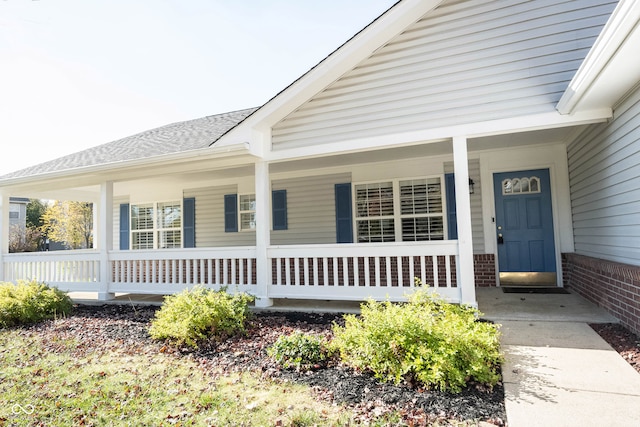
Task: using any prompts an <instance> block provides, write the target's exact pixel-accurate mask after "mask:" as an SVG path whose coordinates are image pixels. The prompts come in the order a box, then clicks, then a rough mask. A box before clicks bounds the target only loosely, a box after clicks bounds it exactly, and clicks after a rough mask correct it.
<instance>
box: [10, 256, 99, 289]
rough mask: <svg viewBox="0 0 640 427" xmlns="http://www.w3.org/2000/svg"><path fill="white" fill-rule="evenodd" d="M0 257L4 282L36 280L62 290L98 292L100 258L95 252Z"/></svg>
mask: <svg viewBox="0 0 640 427" xmlns="http://www.w3.org/2000/svg"><path fill="white" fill-rule="evenodd" d="M2 258H3V261H4V279H3V280H4V281H8V282H16V281H18V280H36V281H38V282H44V283H47V284H49V285H51V286H55V287H57V288H59V289H61V290H65V291H81V292H97V291H98V287H99V282H100V259H99V254H98V252H96V251H91V250H76V251H55V252H31V253H18V254H6V255H3V257H2Z"/></svg>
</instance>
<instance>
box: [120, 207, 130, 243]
mask: <svg viewBox="0 0 640 427" xmlns="http://www.w3.org/2000/svg"><path fill="white" fill-rule="evenodd" d="M120 250H121V251H126V250H129V203H123V204H121V205H120Z"/></svg>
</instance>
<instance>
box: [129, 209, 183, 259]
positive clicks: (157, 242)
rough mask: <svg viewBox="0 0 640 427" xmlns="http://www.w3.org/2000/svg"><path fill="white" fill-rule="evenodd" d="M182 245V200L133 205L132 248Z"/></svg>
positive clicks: (177, 246) (161, 247)
mask: <svg viewBox="0 0 640 427" xmlns="http://www.w3.org/2000/svg"><path fill="white" fill-rule="evenodd" d="M180 247H182V205H181V203H180V202H162V203H146V204H140V205H132V206H131V249H168V248H180Z"/></svg>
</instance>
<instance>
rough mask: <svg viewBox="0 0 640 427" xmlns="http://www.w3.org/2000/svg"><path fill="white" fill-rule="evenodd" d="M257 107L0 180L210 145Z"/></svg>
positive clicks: (52, 162)
mask: <svg viewBox="0 0 640 427" xmlns="http://www.w3.org/2000/svg"><path fill="white" fill-rule="evenodd" d="M255 110H257V108H249V109H245V110H239V111H233V112H229V113H223V114H216V115H213V116H207V117H202V118H199V119H194V120H187V121H184V122H177V123H172V124H169V125H165V126H161V127H159V128H155V129H151V130H148V131H144V132H141V133H138V134H135V135H132V136H128V137H125V138H122V139H118V140H116V141H112V142H107V143H106V144H102V145H98V146H96V147H92V148H88V149H86V150H83V151H79V152H77V153H73V154H69V155H67V156H63V157H60V158H58V159H55V160H50V161H48V162H45V163H41V164H38V165H35V166H30V167H28V168H25V169H21V170H18V171H16V172H12V173H9V174H6V175H3V176H0V180H4V179H12V178H23V177H29V176H36V175H41V174H46V173H51V172H60V171H64V170H71V169H76V168H81V167H88V166H98V165H104V164H110V163H118V162H124V161H129V160H140V159H147V158H151V157H156V156H161V155H166V154H174V153H180V152H184V151H190V150H197V149H202V148H206V147H209V146H211V145H212V144H213V143H214V142H216V141H217V140H218V139H219V138H220V137H221V136H223V135H224V134H225V133H227V132H228V131H229V130H231V129H232V128H234V127H235V126H236V125H238V124H239V123H240V122H242V121H243V120H244V119H245V118H247V117H248V116H249V115H251V113H253V112H254V111H255Z"/></svg>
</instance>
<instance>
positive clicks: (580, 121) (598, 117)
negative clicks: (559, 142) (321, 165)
mask: <svg viewBox="0 0 640 427" xmlns="http://www.w3.org/2000/svg"><path fill="white" fill-rule="evenodd" d="M612 114H613V113H612V110H611V109H610V108H605V109H601V110H592V111H586V112H579V113H575V114H573V115H571V116H567V115H561V114H558V112H555V111H554V112H550V113H543V114H536V115H530V116H523V117H514V118H508V119H500V120H491V121H487V122H479V123H470V124H464V125H457V126H448V127H442V128H434V129H424V130H420V131H413V132H406V133H398V134H393V135H380V136H376V137H367V138H360V139H353V140H350V141H340V142H334V143H330V144H322V145H314V146H310V147H301V148H293V149H289V150H281V151H272V152H270V153H269V154H268V156H267V157H266V160H267V161H271V162H277V161H286V160H292V159H300V158H311V157H315V156H325V155H333V154H346V153H354V152H362V151H366V150H371V149H381V148H391V147H395V146H402V145H416V144H424V143H430V142H439V141H443V140H448V139H451V138H452V137H454V136H465V137H467V138H480V137H486V136H492V135H505V134H511V133H518V132H529V131H535V130H542V129H553V128H558V127H567V126H579V125H584V124H591V123H601V122H605V121H607V120H608V119H610V118H611V117H612Z"/></svg>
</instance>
